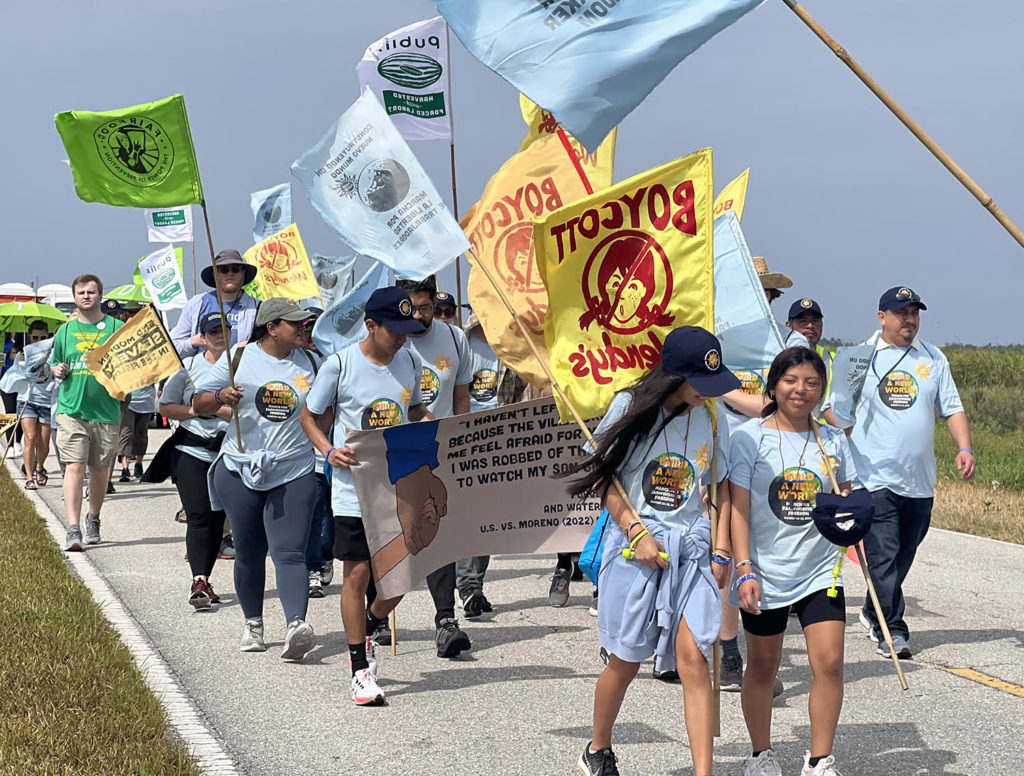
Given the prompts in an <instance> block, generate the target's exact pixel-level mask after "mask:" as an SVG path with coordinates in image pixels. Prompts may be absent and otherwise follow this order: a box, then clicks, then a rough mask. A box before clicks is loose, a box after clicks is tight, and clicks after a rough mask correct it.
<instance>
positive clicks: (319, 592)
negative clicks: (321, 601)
mask: <svg viewBox="0 0 1024 776" xmlns="http://www.w3.org/2000/svg"><path fill="white" fill-rule="evenodd" d="M309 597H310V598H323V597H324V586H323V582H321V580H320V572H319V571H311V572H309Z"/></svg>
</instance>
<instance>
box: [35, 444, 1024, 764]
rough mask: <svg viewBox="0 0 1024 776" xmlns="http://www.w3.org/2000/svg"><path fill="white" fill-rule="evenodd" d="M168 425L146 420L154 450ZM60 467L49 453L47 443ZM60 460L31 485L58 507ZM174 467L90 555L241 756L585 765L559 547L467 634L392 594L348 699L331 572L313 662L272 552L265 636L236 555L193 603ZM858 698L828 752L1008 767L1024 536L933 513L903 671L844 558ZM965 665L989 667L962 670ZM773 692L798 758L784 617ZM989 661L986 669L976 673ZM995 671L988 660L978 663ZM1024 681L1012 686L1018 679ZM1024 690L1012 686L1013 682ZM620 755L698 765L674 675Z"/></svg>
mask: <svg viewBox="0 0 1024 776" xmlns="http://www.w3.org/2000/svg"><path fill="white" fill-rule="evenodd" d="M164 433H165V432H154V433H152V434H151V436H152V439H151V450H155V449H156V446H157V444H158V441H159V440H160V439H161V438H162V436H163V434H164ZM49 463H50V468H55V461H54V460H53V459H52V458H51V459H50V461H49ZM60 484H61V480H60V477H59V475H58V476H54V477H52V478H51V480H50V484H49V485H48V486H47V487H45V488H42V489H41V490H40V491H39V493H40V495H41V496H42V497H43V499H44V500H45V501H46V503H47V504H48V505H50V506H51V507H52V508H53V510H54V512H55V513H56V514H57V515H58V516H59V517H60V518H61V520H63V519H64V514H63V504H62V501H61V492H60ZM177 507H178V501H177V494H176V492H175V490H174V488H173V486H172V485H171V484H170V483H169V482H168V483H166V484H165V485H159V486H151V485H141V484H139V483H137V482H132V483H131V484H126V485H117V493H116V494H115V495H112V496H109V497H108V498H107V503H106V505H105V507H104V509H103V533H102V535H103V543H102V544H100V545H98V546H96V547H93V548H90V549H89V550H88V551H87V556H88V558H89V559H90V560H91V561H92V562H93V563H94V564H95V565H96V567H97V569H98V570H99V572H100V573H101V574H102V576H103V577H105V578H106V580H107V581H108V582H109V584H110V585H111V586H112V587H113V589H114V590H115V591H116V593H117V595H118V596H120V598H121V599H122V601H123V602H124V604H125V606H126V607H127V608H128V610H129V611H130V612H131V613H132V614H133V616H134V617H135V618H136V620H137V621H138V623H139V625H140V627H141V629H142V630H143V631H144V632H145V633H146V634H147V635H148V637H149V639H150V640H151V641H152V642H153V644H154V645H155V647H156V649H157V650H158V651H159V653H161V654H162V656H163V657H164V659H165V660H166V661H167V663H168V664H169V665H170V667H171V669H172V671H173V672H174V673H175V674H176V676H177V678H178V680H179V682H180V684H181V686H182V687H183V689H184V690H185V691H186V692H187V693H188V694H189V695H190V696H191V698H192V699H193V700H194V702H195V704H196V705H197V706H198V707H199V709H200V710H201V712H202V714H203V715H204V717H205V722H206V724H207V725H208V726H209V728H210V729H211V730H212V731H213V732H214V734H215V735H216V736H218V737H219V738H220V739H221V740H222V741H223V743H224V746H225V747H226V749H227V751H228V752H229V753H230V755H231V756H232V757H233V758H234V759H235V761H236V763H237V766H238V770H239V772H241V773H245V774H252V775H253V776H280V775H281V774H289V773H294V774H306V773H309V774H313V773H325V774H326V773H351V774H371V773H372V774H381V773H398V774H403V775H404V776H419V775H420V774H422V775H424V776H427V775H430V776H433V775H434V774H442V773H453V774H458V775H459V776H474V775H476V774H480V775H481V776H483V775H484V774H487V775H488V776H490V775H493V774H500V775H501V776H512V775H513V774H531V775H535V774H540V775H541V776H544V775H546V774H569V773H575V772H576V771H575V770H574V768H575V760H576V758H577V756H578V754H579V751H580V749H581V747H582V746H583V745H584V744H586V743H587V741H588V740H589V733H590V719H591V706H592V702H593V690H594V683H595V681H596V679H597V676H598V674H599V672H600V671H601V668H602V664H601V662H600V659H599V657H598V651H597V649H598V647H597V634H596V619H595V618H593V617H591V616H589V615H588V613H587V604H588V603H589V599H590V592H591V587H590V585H589V584H588V583H586V582H579V583H573V586H572V594H573V597H572V599H571V601H570V605H569V606H568V607H566V608H563V609H554V608H551V607H550V606H548V604H547V590H548V582H549V578H550V574H551V570H552V568H553V565H554V561H553V558H548V557H538V556H506V557H500V558H496V559H495V560H494V562H493V563H492V566H491V570H490V572H489V573H488V581H487V588H486V592H487V595H488V597H489V598H490V600H491V601H492V602H493V603H494V605H495V612H494V614H493V615H489V616H487V618H486V619H483V620H479V621H470V622H466V621H463V625H464V627H465V629H466V630H467V632H468V633H469V634H470V636H471V638H472V640H473V649H472V651H470V652H468V653H464V656H463V657H461V658H460V659H457V660H442V659H439V658H437V657H436V656H435V652H434V646H433V638H434V629H433V619H432V617H433V610H432V606H431V604H430V598H429V596H428V594H427V593H426V591H425V590H422V589H420V590H417V591H415V592H413V593H412V594H410V595H409V596H408V597H407V598H406V599H405V600H404V601H403V603H402V604H401V606H400V607H399V609H398V613H397V616H398V636H399V644H398V655H397V656H396V657H392V656H391V655H390V654H387V655H385V656H384V657H383V660H382V664H381V669H380V677H381V681H380V683H381V686H382V688H383V689H384V691H385V692H386V693H387V696H388V705H387V706H386V707H383V708H357V707H356V706H354V705H353V703H352V700H351V691H350V687H349V679H350V674H349V670H348V655H347V650H346V645H345V638H344V634H343V632H342V629H341V617H340V614H339V603H338V595H339V590H340V585H339V583H340V568H339V570H338V571H339V573H338V576H337V581H336V582H335V583H334V584H332V585H331V586H330V587H329V588H327V591H328V592H327V596H326V598H323V599H317V600H313V601H311V602H310V612H309V622H310V623H311V624H312V625H313V627H314V628H315V630H316V632H317V640H318V646H317V648H316V649H315V651H314V652H312V653H311V654H310V656H309V657H308V658H307V660H306V662H305V663H304V664H299V665H294V664H285V663H283V662H282V661H281V660H280V659H279V657H278V655H279V653H280V650H281V647H282V643H283V639H284V630H285V623H284V618H283V614H282V613H281V609H280V606H279V604H278V602H277V600H276V590H275V588H274V577H273V569H272V565H271V564H269V562H268V568H269V569H270V573H269V576H268V590H267V604H266V610H265V617H266V626H267V642H268V645H269V647H270V648H269V650H268V651H267V652H266V653H264V654H241V653H240V652H239V651H238V640H239V638H240V635H241V630H242V623H243V619H242V614H241V611H240V609H239V607H238V605H237V603H236V601H235V597H234V593H233V584H232V578H231V562H229V561H220V562H218V565H217V568H216V569H215V571H214V575H213V577H212V582H213V585H214V587H215V588H216V590H217V591H218V593H220V595H221V596H222V597H223V598H224V603H223V604H222V605H221V606H220V607H219V610H217V611H213V612H203V613H196V612H193V610H192V609H191V608H190V607H189V606H188V605H187V603H186V600H187V597H188V590H189V583H190V575H189V569H188V565H187V563H185V561H184V560H183V555H184V552H185V544H184V533H185V531H184V526H183V525H181V524H179V523H176V522H174V520H173V516H174V513H175V511H176V509H177ZM845 578H846V584H847V592H848V595H847V598H848V605H849V610H848V621H849V624H848V627H847V641H846V649H847V670H846V678H847V682H846V700H845V704H844V707H843V713H842V717H841V720H840V725H839V732H838V737H837V741H836V747H835V750H834V754H835V756H836V759H837V765H838V766H839V768H840V770H841V771H842V773H843V774H846V776H850V774H866V775H869V776H875V775H881V774H900V776H907V775H909V774H940V773H941V774H963V775H964V776H982V774H993V773H1016V772H1017V771H1018V770H1020V766H1019V765H1018V763H1019V761H1020V760H1021V757H1024V697H1022V696H1024V690H1022V689H1020V688H1021V687H1022V686H1024V614H1022V611H1021V603H1020V601H1021V590H1022V589H1024V588H1022V582H1021V580H1022V579H1024V547H1018V546H1014V545H1009V544H1003V543H999V542H993V541H990V540H985V539H978V538H974V537H969V536H963V535H959V534H952V533H948V532H943V531H933V532H932V533H931V535H929V537H928V539H927V540H926V542H925V544H924V546H923V547H922V549H921V552H920V555H919V557H918V561H917V564H916V566H915V567H914V570H913V572H912V573H911V577H910V579H909V581H908V585H907V589H908V596H909V612H908V621H909V623H910V626H911V629H912V636H911V646H912V647H913V648H914V650H915V652H916V655H915V658H914V660H912V661H908V662H907V663H906V664H905V672H906V676H907V679H908V681H909V683H910V690H909V691H908V692H903V691H901V690H900V688H899V685H898V683H897V680H896V676H895V673H894V671H893V667H892V664H891V663H890V662H889V661H887V660H884V659H883V658H881V657H879V656H877V655H876V654H875V647H874V645H873V644H872V643H871V642H870V641H869V640H868V639H867V638H865V634H864V631H863V630H862V629H861V628H860V626H859V625H858V624H857V622H856V613H857V609H858V608H859V606H860V602H861V600H862V596H863V590H864V585H863V580H862V578H861V575H860V572H859V571H858V570H857V568H856V567H855V566H853V565H852V564H848V566H847V570H846V574H845ZM943 666H945V667H948V668H954V669H961V668H965V669H971V670H973V671H975V672H979V674H980V675H985V676H989V677H992V678H993V679H994V680H998V681H997V682H996V683H997V684H998V682H1002V683H1004V684H1002V685H1000V687H998V688H997V687H992V686H988V685H986V684H982V683H980V682H978V681H974V680H971V679H968V678H964V677H963V676H960V675H956V674H953V673H951V672H950V671H949V670H947V668H944V667H943ZM780 676H781V678H782V680H783V681H784V682H785V685H786V692H785V694H784V695H783V696H782V697H781V698H779V699H778V700H777V701H776V705H775V715H774V728H773V733H774V741H775V749H776V752H777V753H778V755H779V756H780V758H781V761H782V764H783V767H784V769H785V772H786V773H799V768H800V765H801V757H802V754H803V752H804V750H805V748H806V747H807V741H808V737H809V725H808V720H807V692H808V688H809V683H810V679H811V676H810V670H809V668H808V664H807V659H806V655H805V653H804V651H803V639H802V638H801V635H800V632H799V628H798V627H796V625H795V624H791V626H790V631H789V633H788V635H787V637H786V642H785V651H784V655H783V661H782V669H781V672H780ZM976 678H977V677H976ZM982 678H983V677H982ZM1015 687H1016V688H1017V689H1016V690H1015V689H1014V688H1015ZM1015 692H1016V693H1017V694H1014V693H1015ZM721 727H722V736H721V738H720V739H718V741H717V743H716V772H718V773H734V774H740V773H742V769H743V766H742V761H743V758H744V757H745V756H746V755H748V754H749V749H750V746H749V741H748V739H747V736H746V729H745V727H744V725H743V719H742V714H741V712H740V705H739V695H738V694H723V697H722V725H721ZM614 745H615V750H616V752H617V754H618V756H619V765H620V768H621V770H622V773H623V774H624V776H625V775H628V774H691V773H692V768H691V767H690V760H689V752H688V751H687V745H686V735H685V730H684V727H683V717H682V695H681V691H680V689H679V687H678V686H672V685H665V684H662V683H660V682H657V681H655V680H653V679H652V678H651V676H650V666H649V665H647V666H644V667H643V668H642V669H641V674H640V675H639V677H638V679H637V681H636V682H635V683H634V685H633V687H632V688H631V690H630V692H629V694H628V695H627V697H626V701H625V703H624V705H623V708H622V712H621V714H620V717H619V722H618V724H617V726H616V728H615V744H614Z"/></svg>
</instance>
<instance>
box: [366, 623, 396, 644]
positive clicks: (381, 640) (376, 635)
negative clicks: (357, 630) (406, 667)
mask: <svg viewBox="0 0 1024 776" xmlns="http://www.w3.org/2000/svg"><path fill="white" fill-rule="evenodd" d="M370 636H371V637H372V638H373V640H374V641H375V642H377V644H378V645H379V646H385V645H388V646H390V645H391V623H389V622H388V618H387V617H385V618H384V619H383V620H381V621H380V625H378V626H377V628H376V629H375V630H374V631H373V633H371V634H370Z"/></svg>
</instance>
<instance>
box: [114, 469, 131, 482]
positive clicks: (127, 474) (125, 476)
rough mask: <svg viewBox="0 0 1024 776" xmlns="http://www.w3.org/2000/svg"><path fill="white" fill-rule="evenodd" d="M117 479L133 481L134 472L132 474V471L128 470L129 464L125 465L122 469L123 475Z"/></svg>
mask: <svg viewBox="0 0 1024 776" xmlns="http://www.w3.org/2000/svg"><path fill="white" fill-rule="evenodd" d="M117 481H118V482H131V481H132V474H131V472H130V471H128V467H127V466H125V467H124V468H123V469H121V476H120V477H118V478H117Z"/></svg>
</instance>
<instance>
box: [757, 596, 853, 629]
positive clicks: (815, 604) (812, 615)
mask: <svg viewBox="0 0 1024 776" xmlns="http://www.w3.org/2000/svg"><path fill="white" fill-rule="evenodd" d="M836 593H837V595H836V597H835V598H829V597H828V590H827V589H825V590H815V591H814V592H813V593H811V594H810V595H807V596H804V597H803V598H801V599H800V600H799V601H797V602H796V603H794V604H790V605H789V606H782V607H780V608H778V609H762V610H761V613H760V614H751V613H750V612H745V611H743V610H742V609H740V617H742V618H743V630H745V631H746V632H747V633H750V634H752V635H754V636H778V635H779V634H780V633H785V632H786V624H787V623H788V622H789V610H790V609H792V610H793V613H794V614H796V616H797V617H798V618H799V619H800V627H801V628H806V627H807V626H808V625H814V623H816V622H844V623H845V622H846V596H844V595H843V588H841V587H839V588H836Z"/></svg>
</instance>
